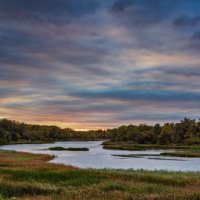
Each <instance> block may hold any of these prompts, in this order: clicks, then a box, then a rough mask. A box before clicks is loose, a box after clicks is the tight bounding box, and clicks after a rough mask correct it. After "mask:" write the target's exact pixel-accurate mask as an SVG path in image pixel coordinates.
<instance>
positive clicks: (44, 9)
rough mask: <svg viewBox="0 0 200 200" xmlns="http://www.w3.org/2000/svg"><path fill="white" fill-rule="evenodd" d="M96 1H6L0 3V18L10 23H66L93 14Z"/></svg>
mask: <svg viewBox="0 0 200 200" xmlns="http://www.w3.org/2000/svg"><path fill="white" fill-rule="evenodd" d="M98 6H99V1H97V0H85V1H84V2H83V1H79V0H59V1H57V0H34V1H26V0H19V1H15V0H8V1H4V0H1V1H0V16H1V20H2V19H4V20H5V19H7V20H11V21H22V22H23V21H28V22H40V23H41V22H51V23H55V24H58V23H59V24H63V23H68V22H69V20H71V19H72V18H76V17H81V16H83V15H85V14H91V13H94V12H95V10H96V9H98Z"/></svg>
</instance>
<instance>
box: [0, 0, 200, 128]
mask: <svg viewBox="0 0 200 200" xmlns="http://www.w3.org/2000/svg"><path fill="white" fill-rule="evenodd" d="M185 116H187V117H190V118H193V119H198V118H200V1H199V0H0V118H8V119H12V120H18V121H23V122H26V123H34V124H49V125H57V126H61V127H71V128H74V129H77V130H87V129H99V128H103V129H107V128H112V127H118V126H120V125H122V124H139V123H147V124H155V123H165V122H170V121H178V120H181V119H183V118H184V117H185Z"/></svg>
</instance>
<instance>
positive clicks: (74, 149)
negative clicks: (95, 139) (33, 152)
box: [48, 147, 89, 151]
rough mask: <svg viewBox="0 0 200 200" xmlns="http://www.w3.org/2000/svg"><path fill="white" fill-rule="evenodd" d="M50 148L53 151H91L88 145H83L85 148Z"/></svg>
mask: <svg viewBox="0 0 200 200" xmlns="http://www.w3.org/2000/svg"><path fill="white" fill-rule="evenodd" d="M48 150H51V151H89V149H88V148H86V147H83V148H72V147H70V148H64V147H50V148H49V149H48Z"/></svg>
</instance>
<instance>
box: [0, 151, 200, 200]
mask: <svg viewBox="0 0 200 200" xmlns="http://www.w3.org/2000/svg"><path fill="white" fill-rule="evenodd" d="M52 158H53V157H52V156H49V155H35V154H29V153H19V152H14V151H0V196H1V197H0V199H10V198H12V197H16V198H19V199H22V200H25V199H26V200H32V199H41V200H48V199H61V200H64V199H69V200H70V199H75V200H76V199H77V200H78V199H81V200H86V199H87V200H88V199H94V200H95V199H110V200H112V199H113V200H114V199H125V200H126V199H127V200H128V199H139V200H140V199H183V200H184V199H198V198H200V191H199V187H200V173H195V172H193V173H192V172H190V173H189V172H188V173H181V172H167V171H144V170H138V171H134V170H91V169H86V170H83V169H78V168H75V167H67V166H64V165H55V164H51V163H48V162H47V161H49V160H51V159H52Z"/></svg>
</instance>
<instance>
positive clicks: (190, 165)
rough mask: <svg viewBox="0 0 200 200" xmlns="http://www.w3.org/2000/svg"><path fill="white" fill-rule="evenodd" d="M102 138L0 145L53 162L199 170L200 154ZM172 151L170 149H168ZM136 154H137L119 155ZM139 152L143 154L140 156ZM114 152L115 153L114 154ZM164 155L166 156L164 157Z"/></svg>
mask: <svg viewBox="0 0 200 200" xmlns="http://www.w3.org/2000/svg"><path fill="white" fill-rule="evenodd" d="M101 144H102V141H89V142H55V143H54V144H19V145H5V146H0V149H4V150H15V151H21V152H30V153H37V154H38V153H42V154H50V155H54V156H56V157H55V158H54V159H53V160H51V161H50V162H51V163H61V164H65V165H72V166H76V167H80V168H96V169H99V168H114V169H147V170H170V171H200V158H174V157H173V158H172V157H163V156H159V154H160V153H161V152H166V150H147V151H122V150H105V149H103V148H102V145H101ZM55 146H60V147H65V148H69V147H78V148H79V147H87V148H89V151H85V152H84V151H83V152H80V151H78V152H74V151H49V150H45V149H48V148H49V147H55ZM168 151H169V150H168ZM171 151H172V150H171ZM128 154H134V155H136V156H135V157H131V158H129V157H121V156H120V155H128ZM139 154H140V155H141V156H139ZM113 155H115V156H113ZM163 159H164V160H163Z"/></svg>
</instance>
